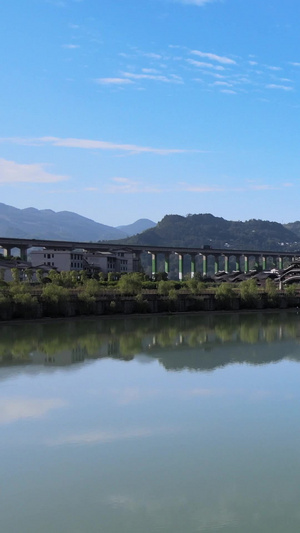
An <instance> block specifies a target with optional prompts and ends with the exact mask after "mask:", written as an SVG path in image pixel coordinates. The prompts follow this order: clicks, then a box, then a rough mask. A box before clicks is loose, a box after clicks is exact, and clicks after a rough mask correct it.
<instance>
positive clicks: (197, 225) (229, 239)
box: [0, 203, 300, 255]
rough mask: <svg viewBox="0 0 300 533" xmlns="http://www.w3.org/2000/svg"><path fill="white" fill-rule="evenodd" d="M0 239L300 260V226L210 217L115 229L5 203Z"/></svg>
mask: <svg viewBox="0 0 300 533" xmlns="http://www.w3.org/2000/svg"><path fill="white" fill-rule="evenodd" d="M145 228H147V229H145ZM0 236H1V237H16V238H18V237H20V238H33V239H34V238H40V239H55V240H71V241H86V242H89V241H92V242H97V241H113V242H115V243H116V242H118V243H120V244H140V245H147V246H148V245H149V246H151V245H156V246H170V247H176V246H185V247H194V248H197V247H199V248H202V247H203V246H204V245H209V246H211V247H212V248H228V249H230V248H231V249H241V248H247V249H249V250H263V249H264V250H273V251H276V250H278V251H282V250H286V251H299V255H300V221H296V222H290V223H288V224H280V223H278V222H270V221H268V220H256V219H251V220H247V221H245V222H241V221H231V220H226V219H224V218H221V217H215V216H214V215H211V214H195V215H187V216H186V217H184V216H180V215H166V216H165V217H164V218H163V219H162V220H161V221H160V222H159V223H158V224H155V222H153V221H151V220H149V219H139V220H137V221H136V222H134V223H133V224H129V225H127V226H119V227H117V228H115V227H112V226H108V225H105V224H100V223H98V222H95V221H94V220H91V219H89V218H86V217H83V216H81V215H78V214H76V213H73V212H71V211H61V212H57V213H56V212H55V211H52V210H51V209H43V210H39V209H35V208H34V207H28V208H26V209H17V208H16V207H12V206H9V205H6V204H3V203H0ZM128 236H129V237H128Z"/></svg>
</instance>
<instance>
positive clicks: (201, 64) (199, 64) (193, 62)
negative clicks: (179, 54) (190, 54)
mask: <svg viewBox="0 0 300 533" xmlns="http://www.w3.org/2000/svg"><path fill="white" fill-rule="evenodd" d="M187 62H188V63H190V65H195V67H199V68H209V69H213V70H225V69H224V67H221V66H220V65H213V64H212V63H205V62H204V61H196V60H195V59H190V58H188V59H187Z"/></svg>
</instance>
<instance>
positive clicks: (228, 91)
mask: <svg viewBox="0 0 300 533" xmlns="http://www.w3.org/2000/svg"><path fill="white" fill-rule="evenodd" d="M221 92H222V93H225V94H237V92H236V91H233V90H231V89H222V91H221Z"/></svg>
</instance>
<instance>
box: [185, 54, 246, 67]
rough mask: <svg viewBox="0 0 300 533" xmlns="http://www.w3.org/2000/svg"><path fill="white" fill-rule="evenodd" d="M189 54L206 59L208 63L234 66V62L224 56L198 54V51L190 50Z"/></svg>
mask: <svg viewBox="0 0 300 533" xmlns="http://www.w3.org/2000/svg"><path fill="white" fill-rule="evenodd" d="M191 54H194V55H197V56H199V57H204V58H207V59H209V60H210V61H217V63H222V64H224V65H236V61H234V60H233V59H230V58H229V57H225V56H219V55H216V54H211V53H210V52H200V51H199V50H191Z"/></svg>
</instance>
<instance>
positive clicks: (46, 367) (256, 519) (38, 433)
mask: <svg viewBox="0 0 300 533" xmlns="http://www.w3.org/2000/svg"><path fill="white" fill-rule="evenodd" d="M299 363H300V315H297V313H296V312H295V313H293V312H292V313H274V314H244V315H242V314H240V315H239V314H234V315H219V316H217V315H214V316H211V315H210V316H198V317H197V316H180V317H175V316H172V317H155V318H152V317H150V318H149V317H145V318H141V319H138V318H125V319H122V318H121V319H120V318H118V319H105V320H101V319H97V320H81V321H70V322H64V321H62V322H56V323H45V324H24V325H16V324H15V325H13V324H11V325H5V326H4V325H2V326H0V453H1V477H0V479H1V486H0V489H1V490H0V517H1V518H0V520H1V522H0V523H1V533H94V532H95V533H142V532H145V533H157V532H164V533H192V532H215V531H216V532H219V531H221V532H224V533H225V532H226V533H227V532H228V533H231V532H239V533H240V532H241V533H248V532H249V533H254V532H255V533H256V532H264V533H271V532H272V533H276V532H278V533H283V532H284V533H290V532H295V533H296V532H297V533H298V532H299V530H300V505H299V502H300V364H299Z"/></svg>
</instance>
